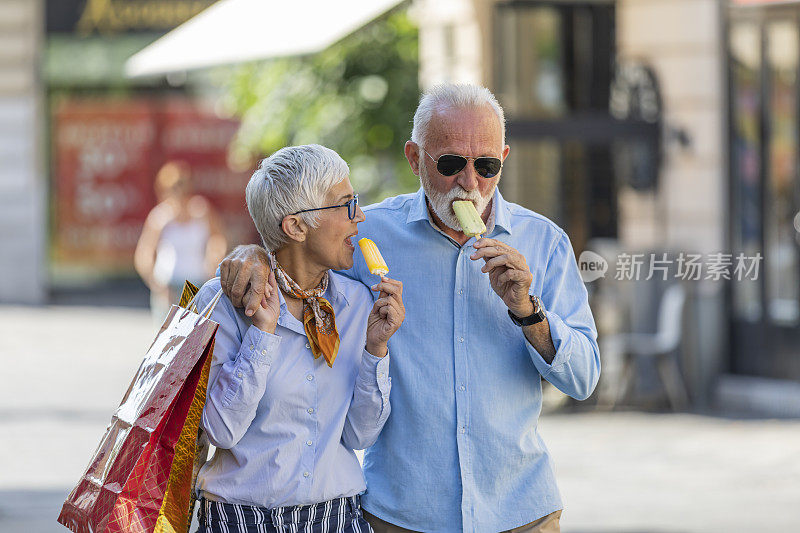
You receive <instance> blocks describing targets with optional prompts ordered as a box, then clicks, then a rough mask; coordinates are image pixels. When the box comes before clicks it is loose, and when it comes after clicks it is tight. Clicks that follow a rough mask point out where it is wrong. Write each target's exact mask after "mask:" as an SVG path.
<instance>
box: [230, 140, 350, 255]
mask: <svg viewBox="0 0 800 533" xmlns="http://www.w3.org/2000/svg"><path fill="white" fill-rule="evenodd" d="M348 174H349V168H348V166H347V163H345V161H344V160H343V159H342V158H341V157H339V154H337V153H336V152H334V151H333V150H331V149H330V148H325V147H324V146H320V145H318V144H307V145H303V146H287V147H286V148H281V149H280V150H278V151H277V152H275V153H274V154H272V155H271V156H269V157H267V158H266V159H262V160H261V162H260V163H259V165H258V169H257V170H256V171H255V172H253V176H252V177H251V178H250V182H249V183H248V184H247V189H246V191H245V196H246V198H247V209H248V211H250V217H252V219H253V222H254V223H255V225H256V229H257V230H258V233H259V234H260V235H261V240H262V241H263V242H264V248H266V249H267V250H269V251H275V250H277V249H279V248H280V247H281V246H283V244H284V243H286V242H287V241H288V237H287V236H286V234H285V233H284V232H283V229H281V222H283V219H284V217H286V215H290V214H292V213H296V212H297V211H301V210H303V209H315V208H317V207H324V205H323V203H324V202H325V196H326V195H327V194H328V191H330V190H331V188H332V187H334V186H335V185H337V184H338V183H341V182H342V180H344V179H345V178H346V177H347V176H348ZM319 214H320V211H311V212H308V213H301V214H300V216H301V217H302V218H303V220H304V221H305V222H306V224H308V225H309V226H311V227H312V228H316V227H317V226H318V224H319Z"/></svg>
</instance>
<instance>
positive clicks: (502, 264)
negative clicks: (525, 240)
mask: <svg viewBox="0 0 800 533" xmlns="http://www.w3.org/2000/svg"><path fill="white" fill-rule="evenodd" d="M473 246H474V247H475V250H476V252H475V253H474V254H472V255H471V256H470V259H472V260H473V261H477V260H478V259H481V258H483V260H484V261H485V262H486V264H485V265H483V267H482V268H481V272H488V273H489V283H490V284H491V286H492V289H494V292H496V293H497V294H498V296H500V298H502V299H503V302H504V303H505V304H506V306H507V307H508V309H509V310H510V311H511V312H512V313H514V314H515V315H516V316H518V317H526V316H530V315H532V314H533V304H532V303H531V300H530V297H529V296H528V294H529V291H530V288H531V282H533V274H531V271H530V269H529V268H528V263H527V261H525V257H523V255H522V254H521V253H519V252H518V251H517V250H516V249H514V248H512V247H511V246H509V245H508V244H506V243H504V242H500V241H498V240H495V239H487V238H484V239H478V240H477V241H476V242H475V244H473Z"/></svg>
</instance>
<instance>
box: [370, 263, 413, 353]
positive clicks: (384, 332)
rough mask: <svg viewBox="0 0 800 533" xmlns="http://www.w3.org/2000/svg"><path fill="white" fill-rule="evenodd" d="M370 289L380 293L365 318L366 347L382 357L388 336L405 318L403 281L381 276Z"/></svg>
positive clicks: (392, 333) (386, 349) (386, 350)
mask: <svg viewBox="0 0 800 533" xmlns="http://www.w3.org/2000/svg"><path fill="white" fill-rule="evenodd" d="M372 290H373V291H380V295H379V298H378V299H377V300H376V301H375V304H374V305H373V306H372V311H371V312H370V314H369V318H367V346H366V349H367V351H368V352H369V353H371V354H372V355H374V356H376V357H383V356H385V355H386V353H387V352H388V348H387V343H388V342H389V338H390V337H391V336H392V335H394V332H395V331H397V329H398V328H399V327H400V324H402V323H403V320H405V318H406V308H405V307H404V306H403V283H402V282H400V281H397V280H395V279H391V278H387V277H386V276H381V281H380V283H376V284H375V285H373V286H372Z"/></svg>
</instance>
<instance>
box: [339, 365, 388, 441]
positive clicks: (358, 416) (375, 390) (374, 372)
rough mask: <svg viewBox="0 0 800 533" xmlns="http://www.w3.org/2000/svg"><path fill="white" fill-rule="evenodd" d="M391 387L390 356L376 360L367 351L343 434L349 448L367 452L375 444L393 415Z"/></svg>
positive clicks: (359, 370) (360, 368)
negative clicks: (387, 420) (391, 414)
mask: <svg viewBox="0 0 800 533" xmlns="http://www.w3.org/2000/svg"><path fill="white" fill-rule="evenodd" d="M391 388H392V378H391V377H390V376H389V354H388V353H387V354H386V355H385V356H384V357H376V356H374V355H372V354H370V353H369V352H367V351H366V350H364V351H363V353H362V355H361V365H360V367H359V369H358V377H357V378H356V383H355V388H354V389H353V399H352V401H351V403H350V408H349V409H348V411H347V418H346V419H345V424H344V430H343V432H342V442H344V444H345V445H346V446H348V447H350V448H352V449H354V450H363V449H365V448H369V447H370V446H372V444H374V443H375V440H377V438H378V435H379V434H380V432H381V429H383V425H384V424H385V423H386V419H387V418H388V417H389V413H390V412H391V404H390V403H389V393H390V391H391Z"/></svg>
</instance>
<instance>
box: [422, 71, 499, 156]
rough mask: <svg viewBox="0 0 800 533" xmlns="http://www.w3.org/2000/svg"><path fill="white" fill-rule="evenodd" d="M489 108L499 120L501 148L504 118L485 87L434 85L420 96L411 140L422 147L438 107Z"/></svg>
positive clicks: (460, 84)
mask: <svg viewBox="0 0 800 533" xmlns="http://www.w3.org/2000/svg"><path fill="white" fill-rule="evenodd" d="M487 105H488V106H490V107H491V108H492V110H493V111H494V112H495V113H496V114H497V118H498V119H500V131H501V133H502V138H503V146H505V144H506V118H505V114H504V113H503V108H502V107H501V106H500V104H499V103H498V102H497V98H495V96H494V95H493V94H492V92H491V91H490V90H489V89H487V88H486V87H481V86H480V85H472V84H465V83H458V84H456V83H442V84H439V85H434V86H433V87H431V88H430V89H428V90H427V91H425V92H424V93H423V94H422V97H421V98H420V99H419V105H418V106H417V110H416V112H414V126H413V128H412V129H411V140H412V141H413V142H415V143H417V144H418V145H420V146H424V142H425V135H426V134H427V132H428V125H429V124H430V122H431V118H432V117H433V113H434V112H435V111H436V109H437V108H439V107H455V108H468V109H475V108H481V107H483V106H487Z"/></svg>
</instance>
